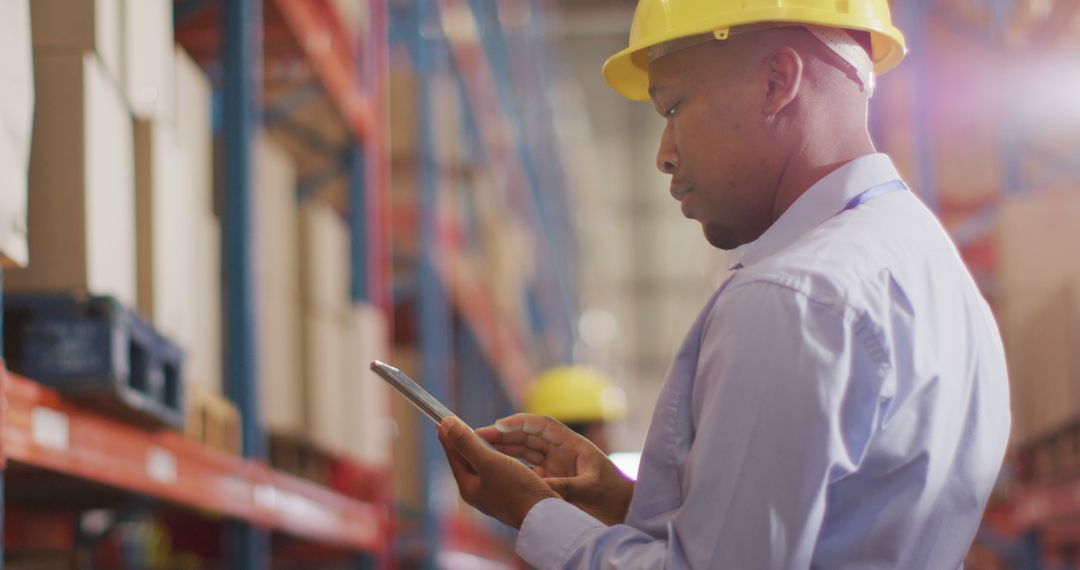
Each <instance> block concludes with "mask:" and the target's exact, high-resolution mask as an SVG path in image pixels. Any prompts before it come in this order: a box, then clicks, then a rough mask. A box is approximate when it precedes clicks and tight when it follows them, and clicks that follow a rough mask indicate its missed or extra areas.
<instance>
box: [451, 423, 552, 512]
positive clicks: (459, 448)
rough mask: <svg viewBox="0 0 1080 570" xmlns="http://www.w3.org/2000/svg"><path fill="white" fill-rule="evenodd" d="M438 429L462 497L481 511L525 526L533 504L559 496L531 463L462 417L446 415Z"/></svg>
mask: <svg viewBox="0 0 1080 570" xmlns="http://www.w3.org/2000/svg"><path fill="white" fill-rule="evenodd" d="M438 431H439V441H440V442H441V443H442V446H443V450H445V451H446V459H447V460H448V461H449V462H450V470H451V471H453V473H454V479H456V480H457V485H458V490H459V491H460V492H461V497H462V498H463V499H465V502H466V503H469V504H470V505H472V506H473V507H476V508H477V509H478V510H479V511H480V512H483V513H484V514H487V515H490V516H492V517H495V518H496V519H498V520H500V521H502V522H503V523H505V524H508V525H510V526H512V527H514V528H521V523H522V521H524V520H525V515H527V514H528V513H529V510H530V509H532V508H533V505H535V504H536V503H539V502H540V501H542V500H544V499H549V498H558V497H559V495H558V494H556V493H555V491H552V490H551V488H549V487H548V486H547V485H546V484H544V482H543V481H542V480H541V479H540V477H539V476H537V474H535V473H533V472H532V471H530V470H529V468H528V467H526V466H524V465H522V464H521V463H519V462H517V461H516V460H514V459H511V458H510V457H507V456H506V455H503V454H502V453H499V452H498V451H495V450H494V449H491V448H489V447H488V446H487V445H485V444H484V440H482V439H480V437H479V436H478V435H476V433H475V432H473V430H471V429H469V426H467V425H465V423H464V422H462V421H461V420H459V419H457V418H455V417H449V418H446V419H445V420H443V422H442V423H441V424H439V428H438Z"/></svg>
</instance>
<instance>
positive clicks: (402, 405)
mask: <svg viewBox="0 0 1080 570" xmlns="http://www.w3.org/2000/svg"><path fill="white" fill-rule="evenodd" d="M393 352H394V360H393V364H394V366H396V367H398V368H399V369H401V371H402V372H404V373H405V374H408V375H409V377H411V378H412V379H413V380H416V381H417V382H418V383H420V384H423V381H422V377H421V376H420V352H419V351H418V350H416V349H414V348H411V347H406V346H394V347H393ZM391 395H392V396H393V397H392V398H390V414H391V416H392V417H393V419H394V424H395V426H396V428H397V430H396V434H395V437H394V445H393V449H394V496H395V497H396V498H397V500H398V502H399V504H400V505H401V506H402V507H404V508H405V509H406V512H409V511H416V510H420V509H423V508H424V505H425V503H426V502H427V493H426V489H425V487H424V476H423V474H424V453H423V446H422V445H421V439H420V438H422V437H423V436H424V432H423V430H425V429H431V427H430V424H431V421H430V420H428V419H427V418H426V417H423V415H422V414H421V413H419V412H417V411H416V408H415V407H413V405H412V404H410V403H409V401H408V400H406V399H405V398H402V397H400V396H396V395H393V394H391Z"/></svg>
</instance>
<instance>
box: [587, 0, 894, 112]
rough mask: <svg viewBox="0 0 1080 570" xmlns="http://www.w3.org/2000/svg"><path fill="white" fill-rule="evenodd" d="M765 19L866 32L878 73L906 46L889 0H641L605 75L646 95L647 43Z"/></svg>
mask: <svg viewBox="0 0 1080 570" xmlns="http://www.w3.org/2000/svg"><path fill="white" fill-rule="evenodd" d="M766 22H787V23H792V24H804V25H812V26H824V27H830V28H844V29H848V30H861V31H866V32H870V44H871V47H872V52H873V53H871V54H870V57H871V58H872V59H873V61H874V71H875V72H876V73H877V74H878V75H881V74H883V73H885V72H886V71H888V70H890V69H892V68H893V67H896V65H897V64H898V63H900V60H902V59H904V54H905V53H906V50H907V48H906V47H905V43H904V35H903V34H902V33H900V30H899V29H897V28H896V27H895V26H893V24H892V18H891V16H890V15H889V3H888V0H845V1H843V2H838V1H837V0H639V2H638V5H637V10H635V11H634V21H633V23H632V24H631V25H630V45H629V47H627V48H626V49H624V50H622V51H620V52H619V53H617V54H615V55H613V56H611V57H610V58H608V60H607V62H605V63H604V79H605V80H607V82H608V85H610V86H611V87H612V88H613V89H615V90H616V91H618V92H619V93H621V94H622V95H623V96H624V97H626V98H628V99H634V100H637V101H647V100H648V99H649V75H648V61H647V54H646V53H645V50H647V49H648V48H650V47H652V46H654V45H657V44H660V43H664V42H668V41H671V40H674V39H677V38H683V37H687V36H694V35H698V34H704V33H708V32H712V33H713V34H714V35H715V36H716V38H717V39H725V38H727V36H728V32H729V31H730V30H731V28H732V27H735V26H744V25H749V24H759V23H766Z"/></svg>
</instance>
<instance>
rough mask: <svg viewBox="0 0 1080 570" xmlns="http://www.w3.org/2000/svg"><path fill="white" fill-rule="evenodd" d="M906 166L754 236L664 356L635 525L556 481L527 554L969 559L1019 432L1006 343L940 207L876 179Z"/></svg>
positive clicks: (540, 563)
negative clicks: (610, 516) (565, 493)
mask: <svg viewBox="0 0 1080 570" xmlns="http://www.w3.org/2000/svg"><path fill="white" fill-rule="evenodd" d="M899 178H900V176H899V175H898V174H897V172H896V169H895V168H894V167H893V164H892V162H891V161H890V160H889V158H888V157H887V156H885V155H883V154H875V155H869V156H864V157H862V158H859V159H857V160H854V161H852V162H850V163H848V164H846V165H844V166H843V167H841V168H840V169H838V170H836V171H834V172H833V173H831V174H829V175H828V176H826V177H825V178H823V179H822V180H821V181H819V182H818V183H817V184H815V185H814V186H813V187H811V188H810V189H809V190H808V191H807V192H806V193H805V194H804V195H803V196H801V197H800V198H799V199H798V200H797V201H796V202H795V203H794V204H793V205H792V206H791V207H790V208H789V209H788V210H787V211H786V212H785V213H784V214H783V215H782V216H781V217H780V219H779V220H777V221H776V223H775V224H773V225H772V227H770V228H769V230H768V231H766V232H765V233H764V234H763V235H762V236H761V237H760V238H759V239H758V240H757V241H755V242H754V243H752V244H750V245H749V246H748V247H747V248H746V250H745V252H744V256H743V258H742V260H741V262H740V263H739V265H737V266H736V270H735V271H734V273H733V274H732V275H731V277H730V278H729V279H728V280H727V281H726V282H725V283H724V284H723V285H721V287H720V289H719V290H718V291H717V292H716V294H715V295H714V296H713V297H712V299H710V300H709V302H708V303H707V304H706V305H705V307H704V309H703V310H702V312H701V314H700V316H699V317H698V318H697V321H696V322H695V323H694V325H693V327H692V328H691V329H690V332H689V333H688V334H687V336H686V339H685V340H684V341H683V344H682V347H681V349H680V350H679V353H678V355H677V356H676V357H675V360H674V362H673V363H672V366H671V369H670V371H669V372H668V376H667V379H666V381H665V382H664V386H663V389H662V390H661V393H660V396H659V398H658V401H657V404H656V409H655V411H654V413H653V418H652V423H651V425H650V428H649V433H648V436H647V438H646V440H645V448H644V451H643V454H642V459H641V465H640V468H639V472H638V475H639V478H638V481H637V485H636V487H635V489H634V496H633V500H632V501H631V503H630V511H629V513H628V515H627V518H626V522H625V524H620V525H615V526H612V527H607V526H605V525H603V524H602V523H600V522H599V521H597V520H596V519H594V518H592V517H591V516H589V515H587V514H585V513H584V512H583V511H580V510H578V509H577V508H575V507H573V506H571V505H570V504H569V503H566V502H564V501H560V500H557V499H547V500H545V501H542V502H540V503H539V504H537V505H536V506H535V507H533V509H532V510H531V511H530V512H529V514H528V516H527V517H526V518H525V521H524V524H523V525H522V527H521V532H520V534H519V535H518V542H517V551H518V553H519V554H520V555H521V556H522V557H523V558H524V559H525V560H526V561H528V562H529V563H531V564H533V565H535V566H537V567H539V568H542V569H544V568H620V569H631V568H717V569H747V570H762V569H770V568H784V569H787V568H792V569H794V568H821V569H827V570H834V569H842V568H860V569H861V568H905V569H907V568H910V569H917V570H930V569H954V568H957V567H959V566H960V565H961V564H962V561H963V558H964V555H965V554H966V552H967V550H968V549H969V547H970V545H971V542H972V539H973V537H974V536H975V532H976V530H977V528H978V525H979V520H980V518H981V515H982V511H983V508H984V507H985V505H986V501H987V498H988V496H989V494H990V490H991V488H992V487H993V485H994V481H995V479H996V477H997V473H998V470H999V468H1000V466H1001V461H1002V457H1003V455H1004V452H1005V446H1006V443H1007V440H1008V434H1009V424H1010V414H1009V399H1008V394H1009V390H1008V385H1007V383H1008V379H1007V376H1006V370H1005V358H1004V354H1003V351H1002V346H1001V340H1000V337H999V334H998V329H997V326H996V324H995V323H994V319H993V316H992V314H991V312H990V309H989V307H988V306H987V304H986V302H985V301H984V300H983V298H982V296H981V295H980V294H979V291H978V289H977V288H976V286H975V283H974V282H973V280H972V278H971V276H970V275H969V274H968V272H967V270H966V269H965V267H964V264H963V262H962V261H961V259H960V257H959V255H958V254H957V251H956V248H955V247H954V246H953V244H952V242H951V241H950V239H949V237H948V236H947V235H946V233H945V231H944V230H943V229H942V227H941V225H940V224H939V223H938V222H937V220H936V219H935V218H934V216H933V215H932V214H931V213H930V212H929V211H928V210H927V209H926V207H925V206H924V205H923V204H922V203H921V202H920V201H919V200H918V199H917V198H916V197H915V196H914V195H912V194H911V192H908V191H906V189H902V191H893V192H872V193H870V194H869V195H867V194H865V193H866V191H867V190H868V189H871V188H875V187H881V186H886V187H888V186H889V185H890V184H889V183H890V182H894V181H896V180H899ZM860 195H863V198H864V200H863V201H862V202H861V203H860V201H858V200H855V199H856V198H857V197H859V196H860ZM853 200H855V201H854V202H853Z"/></svg>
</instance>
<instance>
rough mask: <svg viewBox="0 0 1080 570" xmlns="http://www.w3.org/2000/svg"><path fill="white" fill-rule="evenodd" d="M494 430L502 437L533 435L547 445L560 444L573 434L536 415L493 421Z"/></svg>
mask: <svg viewBox="0 0 1080 570" xmlns="http://www.w3.org/2000/svg"><path fill="white" fill-rule="evenodd" d="M495 429H497V430H499V431H500V432H502V433H503V434H504V435H509V434H513V433H516V432H521V433H525V434H527V435H535V436H538V437H541V438H543V439H544V440H545V441H547V442H548V443H562V442H563V441H565V440H566V439H567V437H568V436H569V434H573V431H571V430H570V428H568V427H566V426H564V425H563V424H561V423H559V422H557V421H555V420H553V419H551V418H549V417H547V416H538V415H536V414H514V415H512V416H508V417H505V418H502V419H500V420H496V421H495Z"/></svg>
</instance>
